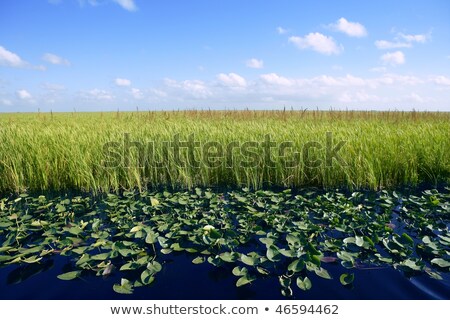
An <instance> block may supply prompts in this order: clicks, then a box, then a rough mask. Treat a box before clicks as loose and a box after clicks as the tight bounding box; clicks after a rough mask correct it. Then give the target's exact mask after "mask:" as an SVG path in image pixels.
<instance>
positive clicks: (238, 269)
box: [232, 267, 248, 277]
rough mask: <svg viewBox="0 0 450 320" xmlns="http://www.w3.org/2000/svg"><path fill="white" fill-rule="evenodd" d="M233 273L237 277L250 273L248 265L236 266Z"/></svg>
mask: <svg viewBox="0 0 450 320" xmlns="http://www.w3.org/2000/svg"><path fill="white" fill-rule="evenodd" d="M232 273H233V274H234V275H235V276H236V277H242V276H245V275H246V274H248V270H247V268H246V267H234V268H233V271H232Z"/></svg>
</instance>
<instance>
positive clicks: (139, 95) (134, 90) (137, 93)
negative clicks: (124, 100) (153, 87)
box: [131, 88, 144, 100]
mask: <svg viewBox="0 0 450 320" xmlns="http://www.w3.org/2000/svg"><path fill="white" fill-rule="evenodd" d="M131 95H132V96H133V98H135V99H136V100H140V99H143V98H144V93H143V92H142V91H141V90H139V89H137V88H131Z"/></svg>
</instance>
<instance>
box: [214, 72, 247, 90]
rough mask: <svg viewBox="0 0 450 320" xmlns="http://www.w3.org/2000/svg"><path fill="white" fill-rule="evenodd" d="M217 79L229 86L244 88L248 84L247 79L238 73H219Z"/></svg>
mask: <svg viewBox="0 0 450 320" xmlns="http://www.w3.org/2000/svg"><path fill="white" fill-rule="evenodd" d="M217 79H218V80H219V81H220V82H221V83H222V84H223V85H224V86H227V87H235V88H243V87H246V86H247V81H245V79H244V78H243V77H241V76H240V75H238V74H236V73H229V74H225V73H220V74H218V75H217Z"/></svg>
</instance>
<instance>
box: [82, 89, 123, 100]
mask: <svg viewBox="0 0 450 320" xmlns="http://www.w3.org/2000/svg"><path fill="white" fill-rule="evenodd" d="M81 96H82V97H83V98H85V99H87V100H97V101H112V100H114V98H115V97H114V96H113V95H112V94H111V93H110V92H109V91H106V90H102V89H97V88H95V89H92V90H88V91H85V92H82V93H81Z"/></svg>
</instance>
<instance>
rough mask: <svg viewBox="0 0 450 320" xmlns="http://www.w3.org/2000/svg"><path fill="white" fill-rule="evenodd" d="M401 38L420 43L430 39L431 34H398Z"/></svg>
mask: <svg viewBox="0 0 450 320" xmlns="http://www.w3.org/2000/svg"><path fill="white" fill-rule="evenodd" d="M398 35H399V36H400V37H401V38H403V39H404V40H406V41H408V42H418V43H425V42H427V40H428V39H429V37H430V35H427V34H403V33H399V34H398Z"/></svg>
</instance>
